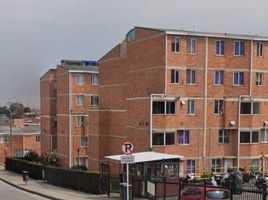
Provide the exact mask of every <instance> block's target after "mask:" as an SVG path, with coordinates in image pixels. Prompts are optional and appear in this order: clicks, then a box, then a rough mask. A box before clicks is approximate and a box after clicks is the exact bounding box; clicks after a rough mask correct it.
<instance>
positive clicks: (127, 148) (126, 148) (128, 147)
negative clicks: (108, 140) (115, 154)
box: [122, 142, 134, 154]
mask: <svg viewBox="0 0 268 200" xmlns="http://www.w3.org/2000/svg"><path fill="white" fill-rule="evenodd" d="M122 151H123V153H124V154H131V153H133V151H134V145H133V144H132V143H131V142H124V144H122Z"/></svg>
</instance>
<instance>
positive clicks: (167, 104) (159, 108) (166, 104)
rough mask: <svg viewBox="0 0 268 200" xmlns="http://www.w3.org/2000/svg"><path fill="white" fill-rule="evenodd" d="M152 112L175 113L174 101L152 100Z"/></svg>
mask: <svg viewBox="0 0 268 200" xmlns="http://www.w3.org/2000/svg"><path fill="white" fill-rule="evenodd" d="M153 114H175V101H154V102H153Z"/></svg>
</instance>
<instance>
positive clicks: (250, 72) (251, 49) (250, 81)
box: [249, 40, 254, 97]
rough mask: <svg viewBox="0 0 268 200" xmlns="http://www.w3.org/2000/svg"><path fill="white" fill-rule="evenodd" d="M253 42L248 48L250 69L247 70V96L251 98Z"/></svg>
mask: <svg viewBox="0 0 268 200" xmlns="http://www.w3.org/2000/svg"><path fill="white" fill-rule="evenodd" d="M253 47H254V46H253V40H251V47H250V69H249V76H250V77H249V96H250V97H251V96H252V71H253Z"/></svg>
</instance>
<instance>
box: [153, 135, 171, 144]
mask: <svg viewBox="0 0 268 200" xmlns="http://www.w3.org/2000/svg"><path fill="white" fill-rule="evenodd" d="M174 144H175V133H174V132H164V133H153V145H155V146H168V145H174Z"/></svg>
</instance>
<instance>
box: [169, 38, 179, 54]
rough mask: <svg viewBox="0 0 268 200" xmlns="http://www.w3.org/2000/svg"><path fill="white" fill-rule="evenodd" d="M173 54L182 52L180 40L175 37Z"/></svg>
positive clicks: (172, 45) (172, 46)
mask: <svg viewBox="0 0 268 200" xmlns="http://www.w3.org/2000/svg"><path fill="white" fill-rule="evenodd" d="M171 49H172V52H176V53H177V52H180V38H179V37H174V38H173V41H172V44H171Z"/></svg>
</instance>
